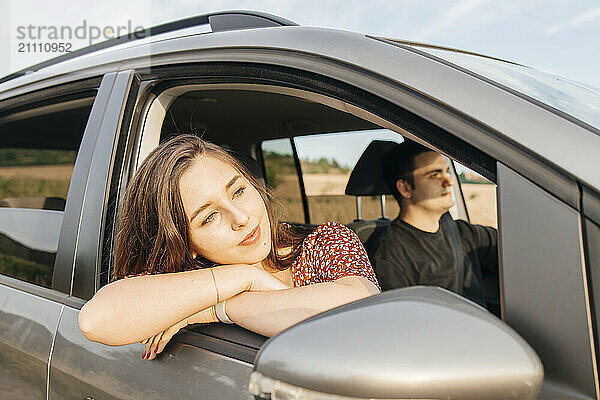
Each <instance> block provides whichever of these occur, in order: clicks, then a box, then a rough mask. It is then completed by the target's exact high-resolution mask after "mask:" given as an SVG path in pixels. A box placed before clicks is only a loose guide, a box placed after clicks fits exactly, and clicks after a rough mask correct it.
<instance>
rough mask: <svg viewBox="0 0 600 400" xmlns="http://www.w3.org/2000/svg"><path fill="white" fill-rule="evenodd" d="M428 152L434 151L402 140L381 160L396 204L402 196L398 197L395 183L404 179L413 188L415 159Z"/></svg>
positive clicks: (385, 177)
mask: <svg viewBox="0 0 600 400" xmlns="http://www.w3.org/2000/svg"><path fill="white" fill-rule="evenodd" d="M428 151H433V152H435V150H432V149H430V148H428V147H425V146H423V145H421V144H419V143H417V142H413V141H412V140H408V139H404V142H402V143H400V144H398V145H396V146H394V148H392V149H391V150H390V151H388V153H387V154H386V155H385V158H384V159H383V175H384V179H385V181H386V183H387V185H388V186H389V188H390V190H391V191H392V194H393V195H394V197H395V198H396V200H397V201H398V203H400V200H401V199H402V195H400V192H398V189H397V188H396V181H398V179H404V180H405V181H407V182H408V183H409V184H410V185H411V186H412V187H413V188H414V186H415V179H414V175H413V172H414V170H415V157H416V156H417V155H419V154H421V153H426V152H428Z"/></svg>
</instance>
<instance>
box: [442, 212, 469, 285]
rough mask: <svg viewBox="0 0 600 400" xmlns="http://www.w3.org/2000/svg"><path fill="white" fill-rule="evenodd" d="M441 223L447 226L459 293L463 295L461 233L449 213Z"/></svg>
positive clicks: (463, 260)
mask: <svg viewBox="0 0 600 400" xmlns="http://www.w3.org/2000/svg"><path fill="white" fill-rule="evenodd" d="M440 222H441V223H442V224H443V225H444V226H445V228H446V229H444V230H445V231H446V233H447V234H448V236H449V237H450V246H451V247H452V252H453V253H454V259H455V265H456V273H457V275H458V293H459V294H462V293H463V289H464V288H463V285H464V283H465V254H464V251H463V247H462V240H461V238H460V232H458V225H457V224H456V221H455V220H454V219H453V218H452V216H451V215H450V214H449V213H445V214H444V215H442V218H440Z"/></svg>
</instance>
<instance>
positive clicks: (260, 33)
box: [0, 12, 600, 190]
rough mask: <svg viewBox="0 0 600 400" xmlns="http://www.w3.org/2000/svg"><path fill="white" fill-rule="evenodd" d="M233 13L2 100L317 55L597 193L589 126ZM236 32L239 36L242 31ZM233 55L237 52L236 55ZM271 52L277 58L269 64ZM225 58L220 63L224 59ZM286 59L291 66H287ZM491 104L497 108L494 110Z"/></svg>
mask: <svg viewBox="0 0 600 400" xmlns="http://www.w3.org/2000/svg"><path fill="white" fill-rule="evenodd" d="M239 13H242V14H236V12H232V13H222V14H218V15H215V16H212V15H210V16H203V18H204V17H205V18H206V19H208V20H209V21H211V19H212V20H214V21H215V22H214V24H213V23H212V22H211V27H212V25H214V26H216V27H217V29H216V31H215V32H212V29H211V33H206V31H204V33H199V32H196V33H194V32H192V33H189V31H188V32H184V30H183V29H184V28H180V29H177V30H175V31H173V32H172V33H173V34H174V36H173V35H171V36H167V37H165V36H160V34H157V35H156V36H153V37H150V38H149V39H147V40H146V41H137V42H136V41H132V42H130V43H123V44H120V45H117V46H114V47H112V48H106V49H100V51H94V52H88V53H85V54H82V55H80V56H77V57H73V58H70V59H67V60H64V61H62V62H57V63H54V64H50V65H46V66H43V67H42V68H40V69H38V70H36V71H35V72H32V73H30V74H27V75H21V76H15V77H14V78H13V79H10V80H7V81H5V82H4V83H2V84H0V100H2V99H3V98H7V97H11V96H14V95H17V94H20V93H24V92H27V91H29V90H31V86H43V85H45V84H48V85H49V84H50V83H49V82H51V81H53V80H56V79H57V78H59V79H61V80H75V79H83V78H86V77H97V76H99V75H102V74H103V73H106V72H111V71H120V70H127V69H135V68H145V67H149V66H158V65H168V64H175V63H188V62H202V61H204V60H207V61H215V60H231V61H236V60H240V61H241V60H248V59H253V60H255V61H254V62H268V63H271V64H280V65H287V66H290V67H297V66H298V64H297V63H298V59H300V58H307V59H309V58H312V59H314V58H315V57H316V58H318V59H321V60H322V59H329V60H333V61H334V62H336V63H341V64H344V65H348V66H351V67H352V68H355V69H358V70H361V71H363V72H366V73H369V74H372V75H374V76H378V77H380V78H383V79H386V80H388V81H391V82H394V83H396V84H398V85H400V86H401V87H403V88H408V89H410V90H412V91H414V92H416V93H420V94H422V95H424V96H426V97H428V98H432V99H435V100H436V101H437V102H438V103H441V104H442V105H445V106H447V107H448V108H449V109H452V110H455V111H458V112H459V113H461V114H463V115H468V116H469V117H470V118H472V119H474V120H475V121H477V122H479V123H480V124H482V125H484V126H487V127H493V129H494V130H495V131H497V132H498V133H499V134H500V135H502V136H505V137H507V138H508V139H510V140H511V141H513V142H516V143H518V144H519V145H521V146H523V147H525V148H526V149H527V150H528V151H531V152H533V153H535V154H538V155H539V156H541V157H542V158H544V159H546V160H548V161H549V162H551V163H552V164H555V165H557V166H558V167H560V168H561V169H563V170H564V171H566V172H567V173H568V174H570V175H572V176H574V177H576V178H577V179H579V180H580V181H582V182H584V183H586V184H588V185H590V186H591V187H592V188H595V189H596V190H600V170H599V169H598V168H597V166H596V165H595V164H596V161H595V159H596V155H597V154H598V153H599V152H600V136H599V135H598V134H597V132H594V131H593V130H592V131H590V129H589V128H586V127H582V126H580V125H578V124H577V123H573V121H570V120H567V119H565V118H562V117H561V116H559V115H557V114H554V113H552V112H551V110H550V111H549V110H547V109H543V108H540V107H539V106H537V105H535V104H533V103H531V102H528V101H527V100H524V99H522V98H519V97H518V96H515V95H514V94H511V93H508V92H506V91H504V90H502V89H500V88H497V87H494V85H491V84H490V83H489V82H486V81H484V80H480V79H477V78H475V77H473V76H469V75H468V74H465V73H464V72H463V71H461V69H460V68H453V67H452V65H449V64H448V63H441V62H438V61H436V60H435V59H434V58H431V57H427V55H425V54H422V53H419V52H415V51H411V48H410V47H411V46H409V45H406V46H404V45H402V46H398V45H397V44H398V43H390V42H388V41H385V40H381V39H380V38H376V37H370V36H367V35H364V34H359V33H353V32H347V31H341V30H333V29H325V28H312V27H301V26H295V24H294V23H293V22H290V21H287V20H283V19H281V20H280V21H274V20H273V19H269V18H270V17H266V19H263V20H261V18H262V16H258V17H256V18H258V20H257V21H259V22H256V23H255V24H254V25H251V24H250V26H249V27H245V28H244V27H243V25H244V21H247V19H244V18H245V17H248V16H251V17H255V15H254V14H253V13H249V14H248V15H246V14H243V13H244V12H239ZM235 15H237V16H239V15H242V17H241V19H239V20H238V23H237V24H236V23H235V19H231V18H232V17H231V16H235ZM244 16H245V17H244ZM195 18H198V20H200V19H201V18H200V17H195ZM219 18H221V24H220V25H219V22H218V20H219ZM227 20H229V22H227ZM224 21H225V22H224ZM240 21H241V22H240ZM265 21H266V22H265ZM228 23H230V25H229V26H228ZM261 23H262V25H261ZM219 26H220V27H221V28H218V27H219ZM257 26H259V27H257ZM242 28H243V29H244V30H243V31H240V30H239V29H242ZM151 29H152V28H151ZM162 33H165V32H161V34H162ZM167 33H168V32H167ZM232 50H239V55H237V54H235V53H234V52H232ZM452 50H455V49H452ZM455 51H458V50H455ZM269 52H271V53H273V52H276V53H279V54H278V55H277V57H271V58H269V57H270V55H269ZM284 53H285V54H287V55H289V57H290V59H289V60H288V59H286V58H285V57H282V54H284ZM225 54H226V57H222V55H225ZM374 54H376V55H377V56H376V57H374V56H373V55H374ZM292 58H295V61H293V60H292V61H290V60H291V59H292ZM332 77H333V78H336V79H339V77H337V76H332ZM28 87H29V88H28ZM491 98H493V99H494V102H495V104H493V106H492V105H491V104H490V99H491Z"/></svg>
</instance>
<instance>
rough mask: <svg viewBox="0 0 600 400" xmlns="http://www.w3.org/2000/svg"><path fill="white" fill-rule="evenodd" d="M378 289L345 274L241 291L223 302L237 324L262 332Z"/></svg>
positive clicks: (270, 332)
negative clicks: (332, 278) (313, 281)
mask: <svg viewBox="0 0 600 400" xmlns="http://www.w3.org/2000/svg"><path fill="white" fill-rule="evenodd" d="M376 293H379V289H378V288H377V287H376V286H375V285H374V284H373V283H372V282H371V281H369V280H368V279H367V278H364V277H360V276H346V277H343V278H340V279H337V280H335V281H334V282H325V283H317V284H314V285H308V286H301V287H295V288H290V289H286V290H278V291H265V292H244V293H240V294H238V295H236V296H234V297H233V298H230V299H228V300H227V302H226V312H227V315H228V316H229V318H230V319H231V320H232V321H233V322H235V323H236V324H238V325H240V326H243V327H244V328H246V329H249V330H251V331H254V332H257V333H260V334H261V335H265V336H273V335H275V334H277V333H279V332H281V331H282V330H284V329H286V328H288V327H290V326H292V325H294V324H296V323H298V322H300V321H302V320H304V319H306V318H308V317H311V316H313V315H316V314H318V313H320V312H322V311H325V310H328V309H331V308H334V307H337V306H339V305H342V304H346V303H349V302H352V301H354V300H358V299H361V298H363V297H367V296H370V295H372V294H376Z"/></svg>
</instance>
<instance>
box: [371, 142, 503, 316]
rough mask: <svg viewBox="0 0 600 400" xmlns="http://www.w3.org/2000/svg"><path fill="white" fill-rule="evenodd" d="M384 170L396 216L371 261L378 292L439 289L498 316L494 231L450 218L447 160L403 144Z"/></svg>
mask: <svg viewBox="0 0 600 400" xmlns="http://www.w3.org/2000/svg"><path fill="white" fill-rule="evenodd" d="M383 167H384V177H385V179H386V182H387V183H388V185H389V186H390V189H391V190H392V192H393V194H394V197H395V198H396V200H397V201H398V204H399V206H400V214H399V215H398V217H397V218H396V219H395V220H394V221H392V223H391V225H390V226H389V228H387V230H386V231H385V232H384V233H383V235H382V237H381V240H380V242H379V245H378V247H377V250H376V251H375V253H374V256H373V261H374V266H375V271H376V274H377V278H378V279H379V282H380V284H381V286H382V288H383V289H384V290H388V289H395V288H400V287H405V286H414V285H428V286H440V287H443V288H446V289H449V290H452V291H454V292H457V293H459V294H462V295H464V296H465V297H467V298H469V299H471V300H473V301H475V302H477V303H479V304H481V305H483V306H487V307H488V308H489V309H490V310H491V311H493V312H495V313H496V314H497V315H498V314H499V308H498V306H499V301H498V299H499V293H498V254H497V253H498V250H497V243H498V241H497V231H496V230H495V229H494V228H490V227H485V226H481V225H473V224H470V223H468V222H465V221H461V220H458V221H454V220H453V219H452V217H451V216H450V214H449V213H448V210H449V209H450V207H452V205H453V204H454V199H453V197H452V193H451V186H452V185H453V183H452V179H451V177H450V175H449V167H448V163H447V162H446V160H445V159H444V158H443V157H442V156H441V155H440V154H438V153H437V152H435V151H433V150H431V149H429V148H427V147H424V146H422V145H420V144H418V143H416V142H412V141H408V140H406V141H405V142H404V143H402V144H399V145H397V146H395V147H394V148H393V149H392V150H391V151H389V152H388V153H387V155H386V157H385V159H384V164H383Z"/></svg>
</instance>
